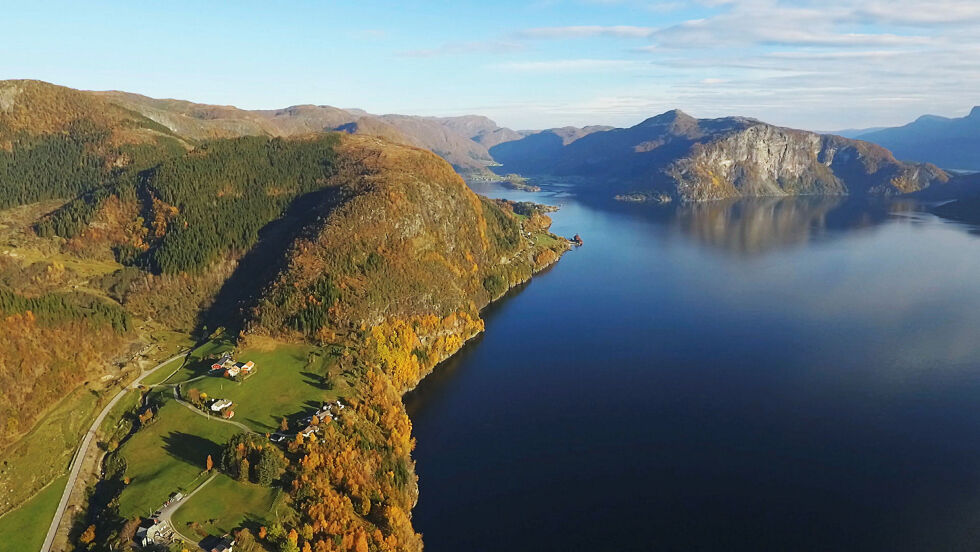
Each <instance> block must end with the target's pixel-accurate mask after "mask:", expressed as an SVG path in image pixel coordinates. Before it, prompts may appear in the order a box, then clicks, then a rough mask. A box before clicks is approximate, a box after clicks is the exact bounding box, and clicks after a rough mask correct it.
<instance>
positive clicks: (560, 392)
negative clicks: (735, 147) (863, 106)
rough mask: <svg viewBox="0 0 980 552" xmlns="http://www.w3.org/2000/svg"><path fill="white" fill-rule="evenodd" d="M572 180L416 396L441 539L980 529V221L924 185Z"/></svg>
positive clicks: (599, 547)
mask: <svg viewBox="0 0 980 552" xmlns="http://www.w3.org/2000/svg"><path fill="white" fill-rule="evenodd" d="M479 191H483V192H490V193H491V194H496V195H506V196H509V197H512V198H515V199H533V200H536V201H539V202H542V203H551V204H562V210H561V211H560V212H559V213H556V214H554V216H553V218H554V220H555V224H554V226H553V230H554V231H555V232H556V233H559V234H563V235H572V234H574V233H579V234H581V235H582V237H583V238H584V240H585V246H584V247H582V248H580V249H577V250H575V251H572V252H570V253H568V254H567V255H565V257H564V258H563V259H562V260H561V261H560V262H559V263H558V264H557V265H556V266H554V267H553V268H552V269H550V270H548V271H546V272H545V273H543V274H540V275H538V276H537V277H535V279H534V280H533V281H532V282H531V283H529V284H528V285H526V286H524V287H523V288H522V289H519V290H515V292H513V293H511V294H510V296H508V297H507V298H505V299H504V300H502V301H501V302H499V303H497V304H495V305H493V306H491V307H490V308H488V309H487V311H486V312H485V318H486V322H487V325H486V329H487V331H486V333H485V334H484V335H483V336H482V337H481V338H478V339H477V340H475V341H473V342H472V343H470V344H469V345H467V346H466V347H465V349H464V350H463V351H462V352H461V353H460V354H459V355H457V356H456V357H454V358H453V359H451V360H450V361H448V362H447V363H445V364H444V365H443V366H441V367H439V368H438V369H437V371H436V373H434V374H433V375H432V376H430V378H429V379H427V380H426V381H425V382H423V384H422V385H421V386H420V387H419V388H418V390H417V391H416V392H414V393H412V394H410V395H409V396H407V397H406V402H407V404H408V406H409V412H410V414H411V416H412V419H413V423H414V428H415V435H416V437H417V439H418V446H417V449H416V451H415V454H414V456H415V458H416V460H417V471H418V474H419V477H420V488H421V493H420V499H419V504H418V506H417V508H416V509H415V511H414V520H415V525H416V528H417V529H418V530H420V531H421V532H422V533H423V535H424V540H425V543H426V550H427V551H428V552H458V551H480V550H531V551H543V550H563V551H577V550H589V551H606V550H610V551H612V550H616V551H621V550H622V551H625V550H883V551H884V550H888V551H891V550H976V549H980V237H978V236H977V235H976V234H974V233H972V232H971V229H970V228H969V227H966V226H962V225H958V224H955V223H950V222H945V221H943V220H941V219H938V218H936V217H934V216H932V215H930V214H928V213H926V212H924V211H922V210H921V207H919V206H916V205H914V204H909V203H898V202H893V203H883V202H878V203H870V204H862V205H854V204H851V203H849V202H845V201H843V200H842V199H839V198H823V199H819V198H806V199H797V200H792V199H791V200H771V201H769V200H767V201H754V202H742V203H712V204H704V205H697V206H693V207H684V206H679V207H669V208H662V207H653V206H644V205H622V204H610V205H601V206H595V205H589V204H582V203H578V202H576V201H575V200H574V199H572V198H569V197H563V194H560V193H554V191H552V192H548V191H545V192H541V193H536V194H528V193H521V192H506V193H503V192H499V191H497V190H494V189H489V190H479Z"/></svg>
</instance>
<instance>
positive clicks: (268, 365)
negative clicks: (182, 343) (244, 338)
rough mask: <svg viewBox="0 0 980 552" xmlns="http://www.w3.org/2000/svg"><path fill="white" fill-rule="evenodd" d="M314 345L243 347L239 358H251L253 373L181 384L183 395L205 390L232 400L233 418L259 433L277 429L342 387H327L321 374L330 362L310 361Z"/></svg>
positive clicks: (334, 395)
mask: <svg viewBox="0 0 980 552" xmlns="http://www.w3.org/2000/svg"><path fill="white" fill-rule="evenodd" d="M312 351H314V348H313V347H309V346H304V345H283V346H279V347H277V348H275V349H274V350H271V351H264V350H245V351H242V352H241V353H239V355H238V359H237V360H239V361H248V360H251V361H254V362H255V366H256V372H255V373H254V374H253V375H252V376H250V377H249V378H248V379H246V380H245V381H244V382H242V383H236V382H234V381H232V380H230V379H228V378H222V377H213V376H209V377H206V378H204V379H201V380H197V381H194V382H191V383H189V384H187V385H184V386H182V387H181V389H182V391H183V392H184V394H185V395H186V393H187V390H188V389H189V388H196V389H198V390H199V391H202V392H205V393H207V394H208V396H209V397H211V398H215V399H217V398H222V399H230V400H232V401H234V403H235V406H234V411H235V418H234V419H235V421H236V422H241V423H243V424H245V425H247V426H249V427H251V428H252V429H254V430H255V431H258V432H260V433H269V432H273V431H277V430H278V429H279V423H280V421H281V420H282V418H283V417H286V418H291V417H295V415H297V414H299V413H302V412H305V411H308V410H310V409H311V408H315V407H318V406H319V405H320V403H321V402H322V401H327V400H333V399H336V398H337V396H338V392H339V391H340V390H341V386H340V385H337V388H336V389H331V390H327V389H325V388H324V386H323V385H322V383H321V381H320V376H321V375H322V374H323V373H325V370H327V369H328V367H327V366H326V365H328V364H329V363H330V361H329V360H328V359H329V357H328V356H327V355H320V356H318V357H317V358H316V359H314V361H313V362H312V363H310V362H309V358H310V353H311V352H312Z"/></svg>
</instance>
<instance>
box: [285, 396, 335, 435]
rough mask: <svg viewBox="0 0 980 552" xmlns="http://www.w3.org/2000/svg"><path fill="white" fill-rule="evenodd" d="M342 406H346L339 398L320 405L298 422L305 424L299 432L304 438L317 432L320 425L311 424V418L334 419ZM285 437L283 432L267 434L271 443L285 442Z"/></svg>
mask: <svg viewBox="0 0 980 552" xmlns="http://www.w3.org/2000/svg"><path fill="white" fill-rule="evenodd" d="M344 408H346V405H344V403H342V402H340V400H339V399H338V400H336V401H334V402H332V403H327V404H325V405H323V406H321V407H320V408H319V409H317V410H316V411H315V412H313V413H312V414H310V415H309V416H307V417H305V418H303V419H302V420H300V422H301V423H302V424H303V425H305V426H306V429H304V430H303V431H300V434H301V435H302V436H303V437H304V438H309V437H310V435H313V434H314V433H319V432H320V426H318V425H313V418H316V419H317V420H321V421H322V420H327V419H330V420H334V419H336V417H337V415H338V414H339V413H340V411H341V410H343V409H344ZM287 438H288V437H287V435H285V434H283V433H273V434H272V435H270V436H269V440H270V441H272V442H273V443H282V442H285V441H286V440H287Z"/></svg>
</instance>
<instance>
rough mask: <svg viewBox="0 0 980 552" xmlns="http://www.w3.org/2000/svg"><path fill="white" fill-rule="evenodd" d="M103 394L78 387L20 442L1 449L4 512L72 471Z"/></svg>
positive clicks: (1, 506) (0, 487) (0, 494)
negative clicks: (69, 468)
mask: <svg viewBox="0 0 980 552" xmlns="http://www.w3.org/2000/svg"><path fill="white" fill-rule="evenodd" d="M99 408H101V407H100V406H99V397H98V396H96V395H95V394H94V393H92V392H90V391H88V390H85V389H77V390H75V391H74V392H72V393H71V394H70V395H68V396H67V397H65V399H64V400H62V401H61V402H60V403H59V404H58V405H56V406H55V408H54V409H53V410H52V411H51V412H49V413H48V414H46V415H45V416H44V417H43V418H41V420H40V421H39V422H38V423H37V425H36V426H35V427H34V429H32V430H31V431H30V433H28V434H27V435H25V436H24V437H23V438H21V439H20V440H19V441H17V442H16V443H14V444H13V445H11V446H10V447H8V448H7V449H4V450H3V451H2V452H0V457H2V459H3V462H4V465H3V467H2V469H0V497H2V503H0V512H3V511H6V510H7V509H8V508H11V507H13V506H16V505H19V504H21V503H23V502H24V501H26V500H27V499H29V498H31V497H32V496H33V495H34V493H36V492H37V491H38V490H39V489H40V488H41V487H44V486H45V485H47V484H48V483H49V482H50V481H53V480H54V479H55V478H57V477H58V476H60V475H62V474H63V473H65V472H66V471H67V470H68V464H69V463H71V457H72V454H74V452H75V448H76V447H78V443H79V442H81V440H82V435H83V434H84V433H85V430H87V429H88V427H89V425H90V424H91V423H92V419H93V418H94V417H95V414H96V413H97V412H98V410H99Z"/></svg>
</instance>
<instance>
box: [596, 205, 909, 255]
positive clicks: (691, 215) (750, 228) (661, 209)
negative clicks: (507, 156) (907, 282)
mask: <svg viewBox="0 0 980 552" xmlns="http://www.w3.org/2000/svg"><path fill="white" fill-rule="evenodd" d="M590 207H596V208H599V209H603V210H608V211H614V212H616V213H617V214H619V215H624V214H626V215H630V216H633V217H638V218H641V219H644V220H646V221H649V222H652V223H654V224H653V227H654V228H656V230H658V231H659V230H660V229H661V228H666V229H667V232H668V233H669V234H670V235H673V236H675V237H681V238H684V239H688V240H692V241H694V242H696V243H697V244H698V245H706V246H709V247H711V248H714V249H716V250H719V251H723V252H725V253H730V254H733V255H736V256H757V255H762V254H766V253H769V252H772V251H775V250H780V249H785V248H791V247H799V246H802V245H805V244H807V243H810V242H813V241H817V240H826V239H832V238H836V237H841V236H844V235H853V234H854V232H855V231H861V230H869V231H870V230H873V229H875V228H877V227H879V226H880V225H881V224H883V223H885V222H887V221H889V220H891V219H893V218H894V217H896V216H904V217H910V218H909V220H910V221H914V220H916V219H915V216H917V215H918V213H922V212H923V211H924V207H923V206H922V205H921V204H919V203H917V202H915V201H910V200H890V199H870V200H869V199H855V198H848V197H845V196H804V197H787V198H755V199H739V200H724V201H709V202H703V203H687V204H679V205H667V206H661V205H646V204H639V205H637V204H615V203H612V202H604V203H600V204H597V205H590Z"/></svg>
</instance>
